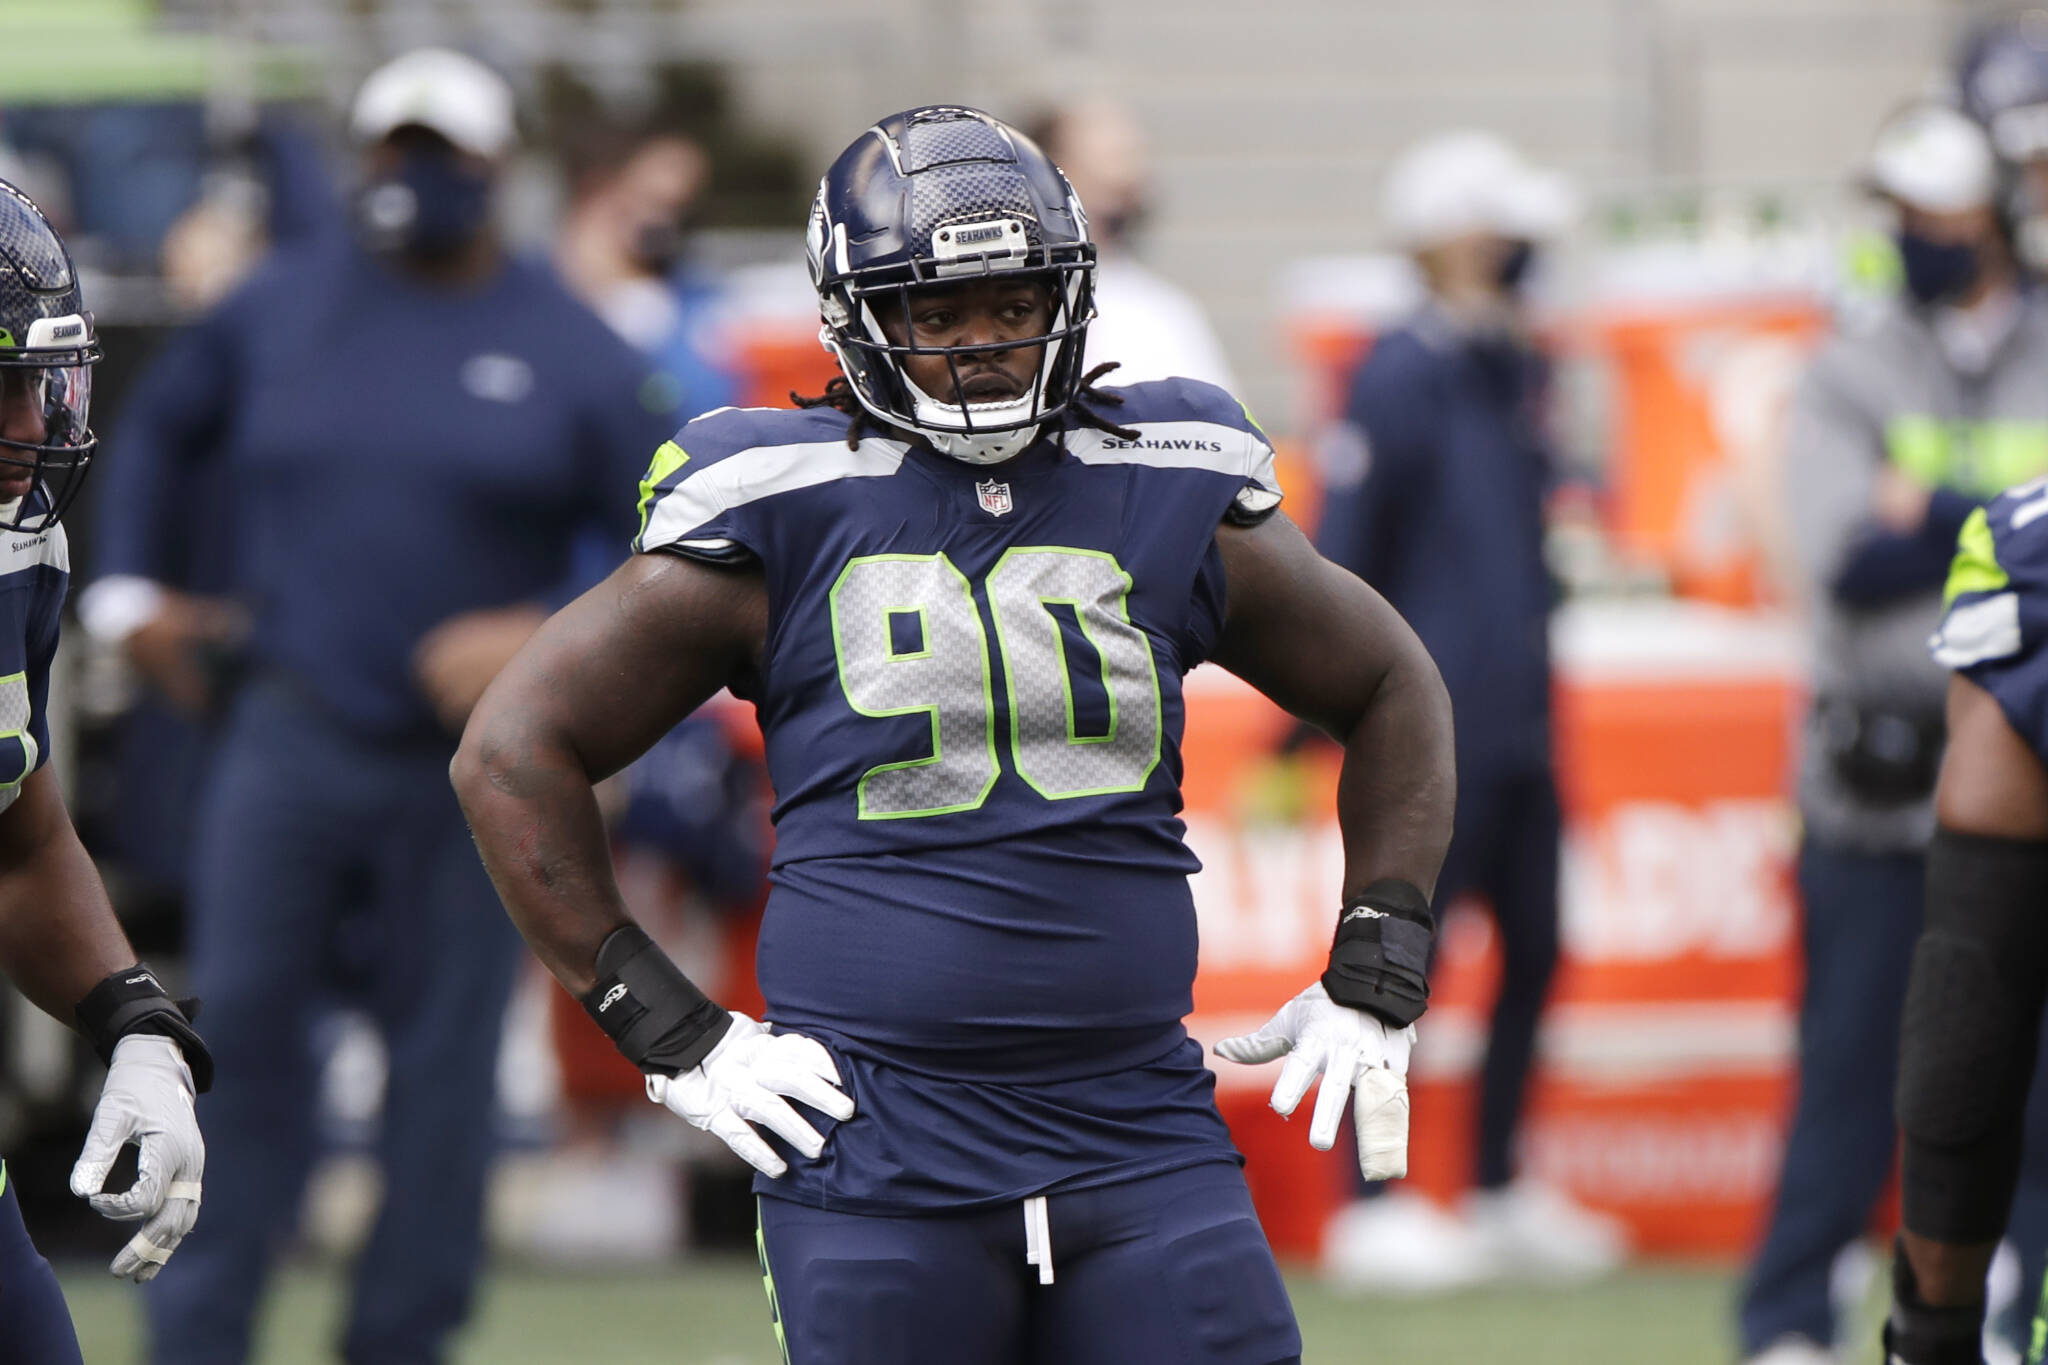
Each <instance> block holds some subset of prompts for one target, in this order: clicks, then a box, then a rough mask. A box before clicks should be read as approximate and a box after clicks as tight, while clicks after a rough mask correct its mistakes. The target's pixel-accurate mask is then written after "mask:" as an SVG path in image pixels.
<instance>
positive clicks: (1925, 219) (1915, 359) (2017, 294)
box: [1740, 104, 2048, 1365]
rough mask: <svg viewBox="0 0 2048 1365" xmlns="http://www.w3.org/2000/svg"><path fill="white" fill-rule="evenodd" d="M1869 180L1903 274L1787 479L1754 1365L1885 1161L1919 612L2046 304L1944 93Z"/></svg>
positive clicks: (1788, 1332)
mask: <svg viewBox="0 0 2048 1365" xmlns="http://www.w3.org/2000/svg"><path fill="white" fill-rule="evenodd" d="M1866 178H1867V181H1868V184H1869V187H1870V188H1871V189H1872V190H1873V191H1874V192H1875V193H1876V194H1877V195H1879V196H1880V197H1881V199H1882V200H1883V201H1884V202H1885V203H1886V204H1887V205H1888V206H1889V207H1890V208H1891V210H1892V211H1893V213H1894V214H1895V215H1896V232H1897V243H1898V250H1899V260H1900V263H1901V267H1902V288H1901V290H1900V293H1899V295H1898V297H1897V299H1896V300H1894V301H1891V302H1889V303H1888V304H1887V305H1886V306H1885V307H1884V308H1883V309H1882V311H1880V312H1879V313H1877V314H1876V315H1875V316H1873V317H1869V318H1854V319H1851V320H1849V321H1846V322H1845V323H1844V324H1843V325H1842V326H1841V327H1840V329H1839V330H1838V331H1837V334H1836V335H1835V336H1834V337H1833V338H1831V339H1830V340H1829V341H1828V342H1827V343H1826V345H1825V346H1823V348H1822V349H1821V351H1820V352H1819V354H1818V355H1817V356H1816V357H1815V358H1814V361H1813V363H1812V365H1811V366H1810V367H1809V369H1808V371H1807V373H1806V375H1805V377H1804V379H1803V380H1802V382H1801V385H1800V388H1799V391H1798V393H1797V395H1796V397H1795V399H1794V402H1793V407H1792V411H1791V415H1790V418H1789V421H1788V424H1787V428H1786V446H1785V454H1784V459H1783V462H1782V463H1783V469H1784V476H1785V486H1784V495H1785V499H1786V509H1787V514H1788V522H1789V525H1790V528H1791V530H1792V532H1793V535H1792V539H1791V545H1792V548H1793V550H1794V552H1795V559H1794V564H1795V567H1796V569H1797V571H1798V574H1799V582H1798V586H1799V588H1800V590H1801V595H1802V596H1803V597H1804V598H1805V600H1806V602H1807V605H1808V608H1809V615H1810V620H1811V623H1812V626H1811V629H1812V651H1813V679H1814V699H1813V704H1812V707H1811V710H1810V712H1809V716H1808V720H1807V724H1806V732H1805V745H1804V753H1803V755H1802V758H1801V763H1800V770H1799V777H1798V794H1799V809H1800V814H1801V817H1802V821H1803V825H1804V840H1803V843H1802V845H1801V847H1800V852H1799V868H1798V873H1799V888H1800V894H1801V900H1802V903H1803V908H1804V918H1803V929H1802V933H1803V948H1804V953H1805V961H1806V985H1805V995H1804V998H1803V999H1802V1001H1801V1003H1800V1015H1799V1093H1798V1099H1797V1101H1796V1104H1795V1107H1794V1110H1793V1114H1792V1120H1791V1126H1790V1130H1789V1131H1788V1133H1787V1136H1786V1144H1785V1156H1784V1162H1783V1166H1782V1171H1781V1174H1780V1177H1779V1183H1778V1192H1777V1195H1776V1198H1775V1200H1774V1203H1773V1206H1772V1211H1771V1216H1770V1221H1769V1224H1768V1226H1767V1228H1766V1231H1765V1235H1764V1239H1763V1243H1762V1245H1761V1247H1760V1248H1759V1250H1758V1252H1757V1255H1756V1259H1755V1262H1754V1263H1753V1265H1752V1266H1751V1268H1750V1272H1749V1276H1748V1280H1747V1283H1746V1286H1745V1288H1744V1292H1743V1297H1742V1303H1741V1309H1740V1335H1741V1341H1742V1346H1743V1349H1744V1350H1745V1352H1747V1353H1749V1354H1750V1356H1751V1358H1752V1359H1756V1360H1761V1361H1768V1362H1770V1365H1804V1362H1809V1361H1811V1362H1820V1361H1823V1360H1828V1359H1831V1358H1832V1357H1831V1354H1830V1349H1831V1346H1832V1344H1833V1341H1834V1336H1835V1330H1836V1322H1835V1314H1834V1310H1833V1306H1832V1303H1831V1300H1830V1295H1829V1277H1830V1272H1831V1269H1832V1267H1833V1265H1834V1262H1835V1258H1836V1256H1837V1255H1838V1254H1839V1253H1840V1252H1841V1250H1842V1248H1843V1247H1845V1246H1846V1245H1848V1244H1849V1243H1850V1242H1852V1241H1854V1240H1855V1239H1857V1238H1858V1237H1860V1236H1862V1234H1863V1231H1864V1229H1865V1227H1866V1226H1867V1225H1868V1223H1869V1218H1870V1211H1871V1207H1872V1205H1873V1204H1874V1203H1875V1202H1876V1200H1877V1198H1878V1195H1879V1194H1880V1192H1881V1191H1882V1189H1883V1186H1884V1182H1885V1180H1886V1177H1887V1176H1888V1174H1889V1172H1890V1170H1891V1165H1892V1151H1893V1144H1894V1129H1893V1125H1892V1116H1891V1111H1890V1107H1889V1105H1888V1103H1887V1097H1888V1096H1889V1095H1890V1094H1891V1090H1892V1083H1893V1079H1894V1076H1895V1074H1896V1070H1897V1067H1898V1053H1897V1049H1896V1046H1895V1043H1894V1040H1895V1039H1896V1037H1897V1028H1896V1020H1897V1018H1898V1011H1899V1007H1900V1002H1901V1001H1902V999H1903V998H1904V995H1905V990H1906V974H1907V966H1908V963H1909V961H1910V960H1911V957H1912V951H1913V940H1914V938H1915V936H1916V935H1918V933H1919V932H1920V923H1921V883H1922V880H1923V878H1924V875H1925V863H1926V849H1927V841H1928V839H1929V837H1930V836H1932V834H1933V833H1934V808H1933V794H1934V777H1935V772H1936V769H1937V765H1938V763H1939V759H1940V752H1941V743H1942V736H1943V724H1942V692H1943V685H1944V680H1943V677H1942V673H1941V670H1940V669H1938V668H1937V667H1935V665H1934V664H1933V663H1932V662H1931V661H1930V660H1929V659H1928V658H1927V651H1926V640H1927V636H1928V635H1929V633H1930V632H1932V631H1933V629H1934V627H1935V625H1936V624H1937V623H1938V621H1939V619H1940V612H1941V585H1942V581H1943V579H1944V577H1945V576H1946V574H1947V570H1948V560H1949V558H1950V555H1951V553H1952V551H1953V546H1954V542H1955V535H1956V531H1957V529H1958V528H1959V527H1960V526H1961V524H1962V522H1963V519H1964V518H1965V517H1966V516H1967V515H1968V514H1969V513H1970V511H1971V509H1972V508H1973V507H1974V506H1975V505H1976V503H1977V502H1978V501H1979V500H1980V499H1982V498H1984V497H1987V496H1989V495H1990V494H1991V493H1994V492H1996V491H1997V489H1998V488H2000V487H2003V486H2005V485H2006V484H2010V483H2015V482H2018V481H2019V480H2021V479H2023V478H2026V477H2029V476H2031V475H2033V474H2036V473H2039V472H2041V471H2043V470H2044V469H2048V441H2044V440H2043V438H2042V435H2041V433H2042V431H2043V430H2044V425H2043V423H2044V419H2048V312H2044V310H2043V308H2042V306H2041V304H2040V303H2039V302H2038V301H2037V300H2036V299H2035V298H2033V297H2031V296H2029V295H2028V294H2026V293H2024V292H2023V291H2022V290H2021V289H2020V287H2019V277H2018V272H2017V269H2016V267H2015V264H2014V261H2013V257H2012V253H2011V251H2010V247H2009V244H2008V242H2007V240H2006V238H2005V236H2004V233H2003V230H2002V227H2001V224H2000V221H1999V216H1998V213H1997V210H1996V207H1995V195H1996V189H1997V183H1996V173H1995V165H1994V160H1993V156H1992V151H1991V147H1990V144H1989V143H1988V142H1987V141H1986V140H1985V137H1984V134H1983V132H1982V130H1981V129H1979V128H1978V126H1977V125H1976V124H1975V123H1973V122H1972V121H1971V120H1969V119H1968V118H1967V117H1965V116H1964V115H1962V114H1960V113H1958V112H1957V111H1955V110H1954V109H1950V108H1947V107H1945V106H1940V105H1932V104H1924V105H1914V106H1911V107H1909V108H1907V109H1905V110H1903V111H1901V112H1900V113H1898V114H1896V115H1895V116H1893V117H1892V118H1891V119H1889V120H1888V121H1887V122H1886V123H1885V125H1884V126H1883V128H1882V129H1881V130H1880V131H1879V134H1878V137H1877V140H1876V143H1875V145H1874V147H1873V149H1872V153H1871V157H1870V160H1869V163H1868V166H1867V169H1866Z"/></svg>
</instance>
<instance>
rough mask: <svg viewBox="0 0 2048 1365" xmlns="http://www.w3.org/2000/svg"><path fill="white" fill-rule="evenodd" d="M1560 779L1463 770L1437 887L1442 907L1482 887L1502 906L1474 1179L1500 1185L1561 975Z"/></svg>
mask: <svg viewBox="0 0 2048 1365" xmlns="http://www.w3.org/2000/svg"><path fill="white" fill-rule="evenodd" d="M1562 824H1563V821H1562V817H1561V816H1560V814H1559V811H1558V804H1557V784H1556V783H1555V782H1554V781H1552V779H1551V776H1550V774H1549V773H1548V772H1544V771H1538V772H1531V773H1522V774H1517V775H1514V776H1495V775H1489V774H1486V773H1483V772H1474V771H1468V768H1467V766H1466V765H1464V764H1460V766H1459V772H1458V814H1457V819H1456V821H1455V823H1454V824H1453V826H1452V833H1451V847H1450V851H1449V852H1448V853H1447V854H1446V855H1445V857H1444V870H1443V872H1442V874H1441V875H1440V876H1439V877H1438V878H1437V883H1436V913H1437V919H1438V921H1439V922H1441V921H1442V919H1443V913H1444V910H1445V909H1446V908H1447V907H1449V905H1450V904H1451V902H1453V901H1455V900H1457V899H1458V898H1459V897H1460V896H1465V895H1470V894H1472V893H1475V892H1476V893H1477V894H1479V895H1481V896H1484V897H1485V898H1486V901H1487V904H1488V905H1489V906H1490V907H1491V908H1492V910H1493V920H1494V925H1495V926H1496V929H1497V931H1498V936H1499V940H1500V952H1501V970H1500V994H1499V995H1497V996H1495V997H1494V1002H1493V1018H1492V1021H1491V1023H1490V1026H1489V1027H1488V1029H1487V1034H1486V1059H1485V1061H1484V1062H1483V1063H1481V1066H1480V1071H1479V1132H1478V1134H1477V1139H1478V1140H1477V1143H1476V1144H1475V1150H1474V1156H1475V1158H1476V1163H1477V1164H1476V1168H1475V1170H1474V1172H1473V1177H1474V1180H1475V1182H1476V1183H1477V1184H1478V1186H1479V1188H1481V1189H1496V1188H1498V1187H1500V1186H1502V1185H1505V1184H1507V1183H1508V1181H1509V1180H1511V1179H1512V1178H1513V1176H1514V1162H1515V1134H1516V1132H1517V1131H1518V1130H1519V1128H1520V1127H1521V1122H1522V1105H1523V1101H1524V1100H1525V1099H1526V1098H1527V1096H1528V1091H1529V1069H1530V1067H1531V1065H1532V1064H1533V1063H1534V1061H1535V1057H1536V1025H1537V1021H1538V1020H1539V1019H1540V1018H1541V1016H1542V1014H1543V1003H1544V1001H1545V1000H1546V999H1547V998H1548V997H1549V995H1550V980H1551V977H1552V976H1554V975H1555V974H1556V971H1557V859H1558V841H1559V839H1560V838H1561V837H1562V834H1563V830H1562Z"/></svg>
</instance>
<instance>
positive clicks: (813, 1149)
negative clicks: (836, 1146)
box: [647, 1011, 853, 1176]
mask: <svg viewBox="0 0 2048 1365" xmlns="http://www.w3.org/2000/svg"><path fill="white" fill-rule="evenodd" d="M839 1086H840V1080H839V1068H838V1067H837V1066H834V1065H833V1063H832V1054H830V1053H829V1052H827V1051H825V1047H824V1045H823V1044H822V1043H820V1042H819V1041H818V1040H817V1039H815V1038H806V1037H804V1036H803V1035H802V1034H801V1033H770V1032H769V1031H768V1030H767V1029H766V1028H764V1027H763V1026H762V1025H760V1024H759V1023H756V1022H755V1021H754V1020H752V1019H749V1018H748V1017H747V1016H746V1015H744V1014H741V1013H739V1012H738V1011H734V1012H733V1016H732V1027H731V1028H729V1029H728V1030H726V1034H725V1036H724V1037H723V1038H720V1039H719V1040H718V1045H717V1046H716V1047H714V1048H712V1049H711V1051H710V1052H709V1053H707V1054H705V1057H704V1060H703V1061H702V1062H699V1063H698V1064H697V1065H696V1066H693V1067H691V1068H690V1069H689V1070H688V1071H684V1072H681V1073H679V1074H677V1075H675V1076H672V1077H671V1076H649V1077H648V1078H647V1098H648V1099H650V1100H653V1101H654V1102H655V1103H656V1104H659V1105H663V1106H666V1107H667V1108H668V1109H670V1110H672V1111H673V1112H675V1113H677V1114H680V1115H682V1116H683V1117H684V1118H686V1119H688V1120H689V1121H690V1122H691V1123H693V1124H695V1125H696V1126H697V1127H699V1128H702V1129H704V1130H705V1131H706V1132H709V1133H711V1134H712V1135H713V1136H715V1137H717V1138H718V1139H719V1140H720V1141H722V1142H724V1143H725V1145H726V1146H728V1147H730V1148H732V1149H733V1151H735V1152H737V1153H739V1155H740V1157H741V1158H742V1159H743V1160H745V1161H746V1163H747V1164H748V1165H750V1166H752V1167H754V1169H756V1170H758V1171H761V1172H762V1173H764V1174H766V1175H770V1176H779V1175H781V1174H782V1173H783V1172H784V1171H786V1170H788V1169H789V1166H788V1164H787V1163H786V1162H784V1161H783V1159H782V1158H781V1157H779V1156H777V1155H776V1154H775V1149H774V1148H773V1147H770V1146H769V1145H768V1144H767V1143H766V1142H765V1141H763V1140H762V1137H761V1135H760V1134H759V1133H757V1132H755V1131H754V1130H753V1128H752V1127H751V1126H749V1125H751V1124H756V1123H758V1124H760V1125H761V1126H762V1127H763V1128H766V1129H768V1130H769V1131H770V1132H772V1133H774V1134H775V1135H776V1136H778V1137H780V1138H781V1139H782V1140H783V1141H784V1142H787V1143H788V1144H789V1145H790V1146H792V1147H794V1148H796V1149H797V1150H798V1151H799V1152H802V1153H803V1154H804V1155H805V1156H807V1157H816V1156H818V1155H819V1154H820V1153H822V1152H823V1151H824V1150H825V1139H824V1138H822V1137H820V1136H819V1135H818V1130H817V1129H815V1128H813V1127H811V1125H810V1124H809V1123H807V1122H805V1121H804V1118H803V1116H802V1115H801V1114H799V1113H797V1112H796V1110H794V1109H792V1108H790V1107H789V1100H801V1101H802V1102H803V1103H805V1104H807V1105H809V1106H810V1107H811V1108H813V1109H816V1110H817V1111H818V1112H820V1113H823V1114H830V1115H831V1116H832V1117H833V1118H835V1119H839V1120H841V1121H842V1122H843V1121H844V1120H846V1119H850V1118H852V1117H853V1101H852V1100H850V1099H848V1098H847V1096H846V1093H845V1092H844V1091H842V1090H841V1089H840V1088H839ZM785 1096H787V1097H788V1099H785V1098H784V1097H785Z"/></svg>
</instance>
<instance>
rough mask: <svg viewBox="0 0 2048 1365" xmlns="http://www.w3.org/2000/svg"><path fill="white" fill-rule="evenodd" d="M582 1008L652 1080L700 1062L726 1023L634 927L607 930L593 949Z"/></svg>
mask: <svg viewBox="0 0 2048 1365" xmlns="http://www.w3.org/2000/svg"><path fill="white" fill-rule="evenodd" d="M583 1008H584V1009H586V1010H588V1011H589V1012H590V1017H591V1018H593V1019H595V1020H597V1026H598V1027H599V1028H601V1029H603V1030H604V1031H605V1032H606V1033H607V1034H609V1035H611V1040H612V1042H613V1043H615V1044H617V1045H618V1049H619V1051H620V1052H622V1053H624V1054H625V1057H626V1060H627V1061H629V1062H631V1063H632V1064H633V1065H634V1066H637V1067H639V1068H640V1069H641V1070H642V1071H644V1072H647V1073H648V1074H650V1075H655V1076H673V1075H675V1074H677V1073H678V1072H682V1071H688V1070H689V1069H690V1068H691V1067H693V1066H695V1065H697V1063H699V1062H701V1061H703V1060H704V1057H705V1054H706V1053H708V1052H710V1051H711V1049H712V1048H714V1047H717V1046H718V1040H719V1039H721V1038H723V1037H724V1036H725V1030H726V1029H727V1027H728V1026H730V1025H731V1023H732V1016H731V1015H730V1014H728V1013H726V1012H725V1011H724V1010H722V1009H720V1008H719V1007H718V1005H717V1004H716V1003H714V1002H713V1001H711V1000H710V999H708V998H706V996H705V994H704V992H702V991H700V990H698V989H697V988H696V987H695V986H693V985H691V984H690V978H689V977H687V976H684V975H683V974H682V972H681V971H680V970H679V969H678V968H677V967H676V964H675V963H673V962H671V961H669V958H668V954H667V953H664V952H663V951H662V950H661V949H660V948H658V947H656V946H655V943H654V940H653V939H651V938H649V937H647V933H646V931H645V930H643V929H642V928H641V927H640V926H639V925H637V924H627V925H622V926H621V927H619V928H617V929H614V930H612V932H611V934H610V935H609V936H608V937H606V939H605V941H604V942H603V943H602V944H601V945H599V947H598V950H597V984H596V985H595V986H593V987H591V988H590V993H589V994H588V995H586V996H584V997H583Z"/></svg>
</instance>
